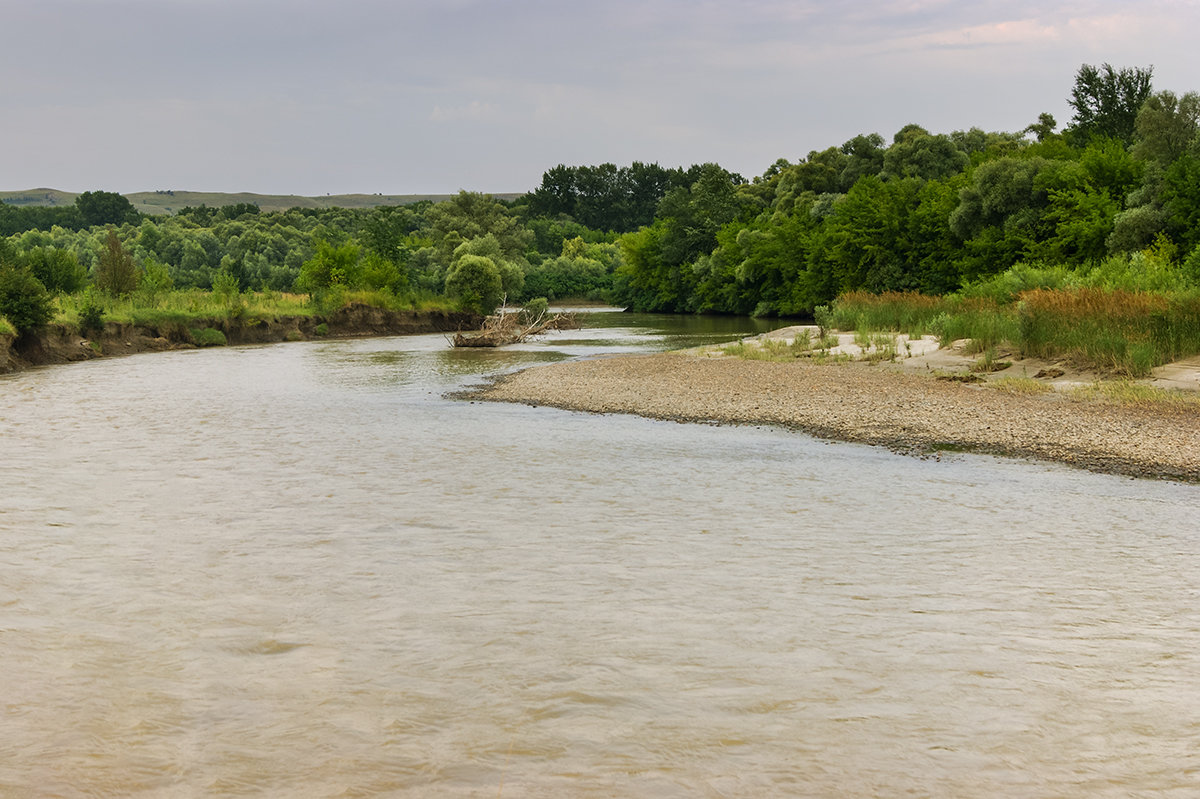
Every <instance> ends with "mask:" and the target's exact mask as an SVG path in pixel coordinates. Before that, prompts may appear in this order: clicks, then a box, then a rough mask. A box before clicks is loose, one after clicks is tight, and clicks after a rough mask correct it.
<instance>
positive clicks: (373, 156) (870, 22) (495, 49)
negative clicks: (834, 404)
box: [0, 0, 1200, 194]
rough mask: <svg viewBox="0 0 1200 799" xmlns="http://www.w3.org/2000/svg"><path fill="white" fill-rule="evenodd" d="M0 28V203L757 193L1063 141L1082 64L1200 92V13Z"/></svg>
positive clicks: (673, 10) (20, 22)
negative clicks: (925, 160) (1045, 138)
mask: <svg viewBox="0 0 1200 799" xmlns="http://www.w3.org/2000/svg"><path fill="white" fill-rule="evenodd" d="M0 20H2V22H0V109H2V111H3V117H2V118H0V189H27V188H35V187H41V186H48V187H52V188H58V189H65V190H69V191H83V190H88V189H105V190H109V191H120V192H133V191H146V190H154V189H188V190H194V191H252V192H261V193H285V194H290V193H294V194H324V193H327V192H328V193H333V194H338V193H346V192H367V193H373V192H381V193H384V194H411V193H447V192H454V191H457V190H458V189H470V190H476V191H488V192H521V191H527V190H530V189H532V188H535V187H536V186H537V185H538V184H539V183H540V181H541V175H542V172H543V171H545V170H546V169H548V168H550V167H552V166H554V165H556V164H559V163H565V164H569V165H577V164H598V163H603V162H605V161H611V162H614V163H617V164H628V163H630V162H631V161H635V160H638V161H647V162H650V161H656V162H658V163H660V164H662V165H663V166H678V165H688V164H692V163H701V162H705V161H716V162H718V163H720V164H721V165H722V166H724V167H726V168H727V169H731V170H733V171H736V172H740V173H742V174H743V175H744V176H746V177H747V178H749V177H752V176H754V175H758V174H761V173H762V172H763V171H764V170H765V169H766V168H767V167H768V166H770V165H771V164H772V163H773V162H774V161H775V160H776V159H778V158H787V159H789V160H791V161H795V160H797V159H799V158H801V157H803V156H805V155H806V154H807V153H808V152H809V151H810V150H813V149H824V148H825V147H828V146H830V145H840V144H841V143H842V142H844V141H846V140H847V139H849V138H851V137H853V136H855V135H856V134H858V133H871V132H877V133H880V134H882V135H883V136H884V137H886V138H887V139H888V140H889V141H890V140H891V137H892V134H894V133H895V132H896V131H897V130H899V129H900V128H901V127H903V126H904V125H905V124H908V123H910V122H915V123H917V124H920V125H923V126H924V127H926V128H928V129H930V130H931V131H933V132H936V133H948V132H950V131H953V130H961V129H966V128H969V127H972V126H978V127H981V128H984V129H985V130H1006V131H1013V130H1020V129H1021V128H1024V127H1025V126H1026V125H1027V124H1029V123H1030V122H1033V121H1035V120H1036V119H1037V116H1038V114H1039V113H1041V112H1043V111H1049V112H1050V113H1052V114H1054V116H1055V117H1056V119H1057V120H1058V122H1059V124H1060V125H1063V124H1065V123H1067V122H1068V121H1069V120H1070V117H1071V112H1070V109H1069V107H1068V105H1067V102H1066V100H1067V97H1068V95H1069V93H1070V90H1071V86H1072V83H1073V79H1074V75H1075V72H1076V71H1077V70H1078V68H1079V66H1080V64H1083V63H1089V64H1100V63H1103V62H1109V63H1112V64H1113V65H1114V66H1117V67H1123V66H1149V65H1153V66H1154V86H1155V88H1156V89H1171V90H1174V91H1176V92H1184V91H1191V90H1200V57H1197V56H1196V34H1197V32H1198V31H1200V2H1197V1H1196V0H1162V1H1161V2H1154V1H1151V2H1131V1H1130V0H1121V2H1117V1H1116V0H1079V2H1053V0H1038V1H1037V2H1034V1H1033V0H1003V1H1002V2H1001V1H993V0H981V1H979V2H951V1H949V0H909V1H908V2H883V0H865V1H863V2H854V0H845V1H844V2H816V1H815V0H793V1H792V2H787V1H785V0H742V1H741V2H733V1H732V0H730V1H729V2H695V1H692V0H595V1H593V2H570V0H511V1H509V2H506V1H505V0H337V1H336V2H335V1H334V0H0Z"/></svg>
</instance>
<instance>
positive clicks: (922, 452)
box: [459, 352, 1200, 483]
mask: <svg viewBox="0 0 1200 799" xmlns="http://www.w3.org/2000/svg"><path fill="white" fill-rule="evenodd" d="M689 364H690V365H692V366H693V367H696V368H694V369H689V368H688V365H689ZM787 369H791V370H793V375H797V374H799V375H802V376H803V378H805V379H803V380H802V382H803V384H804V395H803V401H802V402H800V404H803V405H805V406H806V407H805V408H804V410H803V411H802V412H800V413H794V412H791V411H790V410H789V409H788V408H787V407H786V406H787V405H788V399H787V397H786V394H785V393H786V392H787V391H788V390H790V388H792V387H789V386H788V385H787V382H786V380H781V379H780V378H781V376H785V375H786V370H787ZM698 371H703V372H705V373H707V374H706V375H703V376H700V377H697V375H696V372H698ZM807 378H815V379H807ZM781 392H784V395H783V396H781ZM459 396H462V397H464V398H470V399H472V400H485V401H493V402H511V403H517V404H525V405H532V406H535V407H536V406H548V407H554V408H559V409H562V410H568V411H578V412H585V413H599V414H608V413H620V414H630V415H636V416H642V417H645V418H651V419H658V420H663V421H671V422H682V423H702V424H737V425H771V426H775V427H781V428H784V429H789V430H794V431H796V432H800V433H804V434H807V435H810V436H813V437H815V438H818V439H822V440H826V441H842V442H848V443H857V444H867V445H871V446H878V447H884V448H886V449H889V450H891V451H893V452H897V453H900V454H904V455H911V456H917V457H940V456H941V454H942V453H946V452H955V453H957V452H964V453H973V454H980V455H993V456H1001V457H1008V458H1020V459H1026V460H1032V461H1043V462H1051V463H1061V464H1065V465H1068V466H1072V467H1075V468H1080V469H1085V470H1087V471H1092V472H1098V473H1106V474H1116V475H1122V476H1127V477H1140V478H1155V479H1166V480H1171V481H1176V482H1182V483H1200V436H1197V434H1196V433H1195V430H1196V428H1197V427H1198V426H1200V425H1198V424H1197V423H1198V422H1200V415H1198V414H1196V413H1194V412H1188V411H1182V412H1181V411H1179V410H1177V409H1156V408H1154V407H1149V406H1137V407H1125V406H1120V405H1110V404H1101V403H1089V402H1080V401H1071V400H1068V399H1066V398H1064V397H1063V396H1062V395H1057V394H1048V395H1034V396H1027V395H1015V394H1007V393H1004V392H1001V391H995V390H990V389H987V388H984V387H981V386H975V385H967V384H963V383H956V382H947V381H941V380H937V379H936V377H935V376H933V375H922V374H913V373H905V372H901V371H900V370H898V369H892V368H888V367H887V366H883V365H871V364H867V363H861V362H860V363H848V364H845V363H844V364H810V363H791V364H780V363H770V362H764V361H750V360H744V359H739V358H703V357H698V356H697V355H695V354H689V353H687V352H673V353H660V354H656V355H619V356H609V357H605V358H597V359H591V360H581V361H567V362H562V363H555V364H547V365H542V366H535V367H530V368H528V369H523V370H520V371H517V372H512V373H507V374H501V375H497V376H493V377H492V378H490V379H489V381H488V382H487V383H485V384H483V385H480V386H477V387H475V388H472V389H470V390H468V391H466V392H461V393H460V394H459ZM796 399H797V401H798V402H799V399H798V398H796ZM781 400H782V405H783V406H784V407H782V408H781V407H780V403H781ZM697 406H700V407H697ZM792 410H794V409H792ZM1181 414H1182V416H1181ZM968 416H971V417H974V418H973V421H974V422H977V423H974V424H971V425H965V424H964V425H963V426H961V427H960V426H959V423H960V422H963V421H965V418H966V417H968ZM980 416H983V417H984V418H982V420H981V419H980ZM1183 416H1186V418H1183ZM1147 426H1149V427H1150V428H1153V430H1152V432H1149V433H1147V434H1146V435H1141V434H1140V433H1139V431H1143V430H1146V428H1147ZM1176 432H1178V434H1179V435H1178V437H1176V436H1175V435H1173V434H1174V433H1176ZM1131 437H1133V438H1136V444H1135V443H1132V442H1131ZM1183 439H1186V440H1183ZM1181 451H1182V452H1190V453H1193V454H1192V456H1191V457H1188V456H1187V455H1181ZM1172 455H1174V456H1176V457H1172Z"/></svg>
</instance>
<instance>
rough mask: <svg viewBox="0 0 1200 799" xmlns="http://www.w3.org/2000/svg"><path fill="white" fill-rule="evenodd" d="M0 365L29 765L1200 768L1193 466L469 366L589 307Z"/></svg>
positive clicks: (0, 598)
mask: <svg viewBox="0 0 1200 799" xmlns="http://www.w3.org/2000/svg"><path fill="white" fill-rule="evenodd" d="M588 319H589V320H590V321H589V322H588V326H587V328H586V329H584V330H580V331H572V332H561V333H555V334H552V335H550V336H547V337H545V338H543V339H540V340H538V341H536V342H531V343H527V344H525V345H521V346H520V347H518V348H515V349H511V350H503V351H491V352H489V351H455V350H452V349H450V348H449V347H448V345H447V341H446V339H445V337H444V336H440V335H433V336H414V337H405V338H383V339H369V340H337V341H320V342H299V343H289V344H281V345H273V346H264V347H239V348H220V349H207V350H192V351H177V352H168V353H161V354H148V355H140V356H135V357H130V358H122V359H111V360H98V361H91V362H86V363H80V364H74V365H69V366H58V367H50V368H42V369H34V370H30V371H27V372H23V373H19V374H15V375H9V376H5V377H0V675H2V677H0V685H2V686H3V689H2V692H0V796H5V797H8V796H18V797H24V796H37V797H42V796H48V797H49V796H63V797H75V796H145V797H160V796H161V797H192V796H197V797H198V796H236V795H268V796H298V797H310V796H311V797H366V796H451V797H454V796H486V797H492V796H513V797H518V796H520V797H524V796H535V797H536V796H546V797H550V796H584V797H588V796H596V797H600V796H635V797H637V796H647V797H673V796H678V797H695V796H710V797H731V796H813V797H826V796H885V797H886V796H931V797H1028V796H1056V797H1125V796H1130V795H1140V796H1150V795H1153V796H1156V797H1192V796H1196V795H1197V794H1198V793H1200V487H1196V486H1189V485H1181V484H1174V483H1166V482H1153V481H1144V480H1131V479H1127V478H1119V477H1114V476H1108V475H1097V474H1090V473H1086V472H1081V471H1075V470H1071V469H1069V468H1066V467H1062V466H1057V465H1048V464H1043V463H1029V462H1023V461H1017V460H1002V459H995V458H990V457H982V456H968V455H955V456H949V457H945V456H944V457H942V458H941V459H917V458H912V457H905V456H900V455H896V454H893V453H890V452H887V451H883V450H879V449H874V448H870V447H864V446H858V445H848V444H837V443H828V442H822V441H818V440H814V439H812V438H809V437H806V436H803V435H800V434H796V433H791V432H787V431H782V430H776V429H771V428H757V427H716V426H708V425H684V424H675V423H669V422H661V421H652V420H646V419H640V418H634V417H621V416H613V417H602V416H591V415H585V414H577V413H570V412H565V411H558V410H554V409H548V408H533V407H527V406H519V405H505V404H491V403H481V402H469V401H464V400H456V399H451V398H448V397H447V396H446V394H447V392H449V391H452V390H454V389H456V388H459V387H462V386H465V385H470V384H472V383H476V382H478V381H479V380H480V379H481V377H482V376H484V375H486V374H489V373H493V372H496V371H501V370H506V369H512V368H516V367H519V366H522V365H527V364H533V363H540V362H546V361H551V360H557V359H563V358H568V357H576V356H580V355H586V354H597V353H602V352H637V351H653V350H656V349H662V348H668V347H674V346H680V345H683V344H694V343H699V342H703V341H715V340H722V339H724V338H729V337H732V336H735V335H737V334H739V333H742V332H747V331H749V330H750V329H751V327H752V325H753V323H752V322H750V321H749V320H730V319H726V320H697V319H669V318H665V317H636V316H630V315H626V316H620V315H614V314H603V313H601V314H596V315H593V316H589V317H588Z"/></svg>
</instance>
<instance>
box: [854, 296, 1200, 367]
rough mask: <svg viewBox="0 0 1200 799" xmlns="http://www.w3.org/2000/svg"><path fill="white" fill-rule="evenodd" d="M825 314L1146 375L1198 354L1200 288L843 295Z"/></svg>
mask: <svg viewBox="0 0 1200 799" xmlns="http://www.w3.org/2000/svg"><path fill="white" fill-rule="evenodd" d="M831 318H832V320H833V324H834V325H835V326H837V327H839V328H841V329H844V330H857V331H860V332H862V333H863V334H864V335H869V334H870V333H871V332H873V331H878V330H890V331H896V332H902V333H908V334H909V335H910V336H914V337H915V336H921V335H926V334H933V335H936V336H937V337H938V339H939V341H940V342H941V344H942V345H943V346H946V345H948V344H950V343H951V342H953V341H958V340H961V339H968V340H969V341H970V349H971V350H972V351H974V352H987V351H990V350H992V349H994V348H996V347H1000V346H1005V345H1007V346H1009V347H1011V348H1013V349H1014V350H1016V351H1018V352H1020V353H1021V354H1022V355H1025V356H1027V357H1039V358H1064V359H1067V360H1069V361H1071V362H1072V363H1075V364H1076V365H1078V366H1080V367H1082V368H1090V369H1095V370H1098V371H1101V372H1105V373H1111V374H1116V375H1123V376H1128V377H1144V376H1146V375H1148V374H1149V373H1150V370H1151V369H1153V368H1154V367H1155V366H1159V365H1161V364H1164V363H1170V362H1171V361H1175V360H1178V359H1180V358H1185V357H1188V356H1190V355H1195V354H1197V353H1200V291H1195V290H1192V291H1187V292H1170V293H1168V292H1150V291H1131V290H1126V289H1111V288H1095V287H1074V288H1058V289H1047V288H1034V289H1030V290H1026V291H1022V292H1020V293H1019V294H1017V295H1015V297H1014V298H1013V299H1012V301H1010V302H1003V301H1001V300H998V299H996V298H995V297H988V296H954V295H952V296H947V297H929V296H925V295H920V294H912V293H899V292H892V293H887V294H879V295H872V294H865V293H863V292H853V293H850V294H845V295H843V296H841V297H839V298H838V300H837V301H836V302H835V304H834V306H833V308H832V311H831Z"/></svg>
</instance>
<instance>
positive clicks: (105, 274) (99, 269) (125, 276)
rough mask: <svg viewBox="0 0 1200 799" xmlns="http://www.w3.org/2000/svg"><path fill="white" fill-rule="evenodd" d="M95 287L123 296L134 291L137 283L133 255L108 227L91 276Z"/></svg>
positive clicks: (136, 271)
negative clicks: (93, 273) (94, 270)
mask: <svg viewBox="0 0 1200 799" xmlns="http://www.w3.org/2000/svg"><path fill="white" fill-rule="evenodd" d="M92 282H93V283H94V284H95V286H96V288H97V289H99V290H100V291H103V292H105V293H106V294H111V295H113V296H117V297H120V296H124V295H126V294H129V293H131V292H133V291H134V289H136V288H137V283H138V270H137V266H136V265H135V264H134V262H133V256H132V255H130V254H129V251H128V250H126V249H125V247H124V246H123V245H122V244H121V240H120V239H119V238H117V232H116V231H115V230H113V229H112V228H109V229H108V235H107V236H106V237H105V241H104V249H103V250H101V252H100V258H99V260H98V261H97V263H96V273H95V275H94V276H93V278H92Z"/></svg>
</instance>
